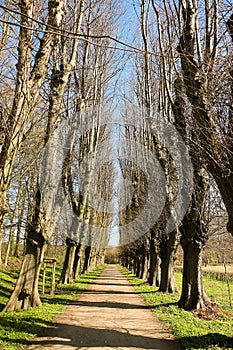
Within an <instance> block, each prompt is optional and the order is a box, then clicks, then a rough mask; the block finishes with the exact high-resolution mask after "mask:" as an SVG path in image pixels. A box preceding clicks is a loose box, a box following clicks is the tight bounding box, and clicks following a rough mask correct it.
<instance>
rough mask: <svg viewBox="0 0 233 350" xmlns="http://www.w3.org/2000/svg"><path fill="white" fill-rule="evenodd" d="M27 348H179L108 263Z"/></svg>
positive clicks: (66, 349) (83, 349)
mask: <svg viewBox="0 0 233 350" xmlns="http://www.w3.org/2000/svg"><path fill="white" fill-rule="evenodd" d="M26 349H27V350H39V349H44V350H46V349H47V350H51V349H58V350H71V349H82V350H87V349H91V350H100V349H103V350H108V349H119V350H127V349H130V350H134V349H135V350H136V349H137V350H140V349H151V350H153V349H161V350H181V349H182V347H181V345H180V344H179V343H178V342H177V341H176V340H175V339H174V337H173V336H172V335H171V334H170V333H169V331H168V330H167V329H165V327H164V325H163V324H162V323H161V322H160V321H159V320H158V319H157V318H156V317H155V316H154V315H153V314H152V311H151V309H150V307H149V306H148V305H146V303H145V302H144V301H143V299H142V298H141V297H140V296H139V295H138V294H137V293H136V292H135V290H134V288H133V287H132V286H131V285H130V284H129V282H128V280H127V279H126V278H125V277H124V276H123V275H122V273H121V272H120V271H119V269H118V268H117V266H116V265H108V266H107V267H106V268H105V269H104V271H103V272H102V273H101V275H100V276H99V277H97V278H96V279H95V280H94V281H93V282H92V283H91V284H90V285H89V287H88V289H87V290H86V291H85V292H84V293H82V294H81V295H80V297H79V298H78V299H77V300H76V301H74V302H73V303H72V304H70V305H69V306H68V307H67V309H66V311H65V312H64V313H62V314H61V315H59V316H57V317H56V318H55V319H54V321H53V322H52V323H50V324H49V326H48V328H46V329H45V330H44V331H43V333H42V334H40V335H39V336H38V337H37V338H36V339H35V340H34V341H33V343H32V344H31V345H30V346H28V347H27V348H26Z"/></svg>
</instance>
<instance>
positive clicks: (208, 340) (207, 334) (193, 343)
mask: <svg viewBox="0 0 233 350" xmlns="http://www.w3.org/2000/svg"><path fill="white" fill-rule="evenodd" d="M121 270H122V272H123V273H124V274H125V275H126V277H127V278H128V279H129V281H130V283H131V284H132V285H133V286H134V287H135V289H136V291H137V292H139V293H140V294H141V295H142V297H143V298H144V300H145V301H146V302H147V304H148V305H150V306H151V309H152V311H153V312H154V314H155V315H156V316H157V317H158V318H159V319H160V320H161V321H163V322H164V324H165V325H166V326H167V327H168V328H169V329H170V330H171V332H172V333H173V334H174V336H175V337H176V339H178V340H179V341H180V342H181V344H182V345H183V347H184V348H185V349H190V350H191V349H216V350H217V349H233V338H232V334H233V318H232V317H231V318H230V319H229V318H228V317H226V315H225V314H224V313H222V314H220V315H219V316H220V318H221V319H220V320H215V321H207V320H203V319H199V318H198V317H195V316H194V314H193V313H192V312H188V311H184V310H182V309H180V308H178V306H177V302H178V300H179V295H170V294H163V293H159V292H158V288H156V287H151V286H148V284H147V283H145V281H143V280H140V279H139V278H136V277H135V276H134V275H133V274H131V273H130V272H129V271H128V270H126V269H123V268H121ZM181 279H182V275H181V273H176V282H177V285H178V288H179V290H181ZM205 287H206V290H207V292H208V295H209V296H211V297H212V299H213V298H214V300H215V301H216V302H217V303H218V304H219V306H220V307H221V308H222V309H223V310H225V311H227V312H230V313H231V314H233V310H232V309H231V308H230V306H229V297H228V293H227V285H226V282H223V281H216V280H212V279H211V278H205ZM231 287H232V291H233V283H232V284H231Z"/></svg>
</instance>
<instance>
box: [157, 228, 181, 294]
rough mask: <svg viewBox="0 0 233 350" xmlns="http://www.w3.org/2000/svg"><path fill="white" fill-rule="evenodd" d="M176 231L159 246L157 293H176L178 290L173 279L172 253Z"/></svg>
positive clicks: (175, 246) (173, 251)
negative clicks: (159, 267) (159, 263)
mask: <svg viewBox="0 0 233 350" xmlns="http://www.w3.org/2000/svg"><path fill="white" fill-rule="evenodd" d="M177 236H178V230H174V231H172V232H171V233H170V234H169V237H168V239H166V240H164V241H163V243H164V244H162V241H161V244H160V250H159V255H160V258H161V265H160V266H161V280H160V286H159V292H162V293H177V291H178V289H177V286H176V283H175V278H174V268H173V265H174V253H175V250H176V248H177Z"/></svg>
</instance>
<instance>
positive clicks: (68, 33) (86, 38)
mask: <svg viewBox="0 0 233 350" xmlns="http://www.w3.org/2000/svg"><path fill="white" fill-rule="evenodd" d="M0 8H2V9H3V10H5V11H8V12H9V13H11V12H13V13H15V14H18V15H20V16H22V17H25V18H27V19H30V20H31V21H33V22H35V23H37V24H40V25H43V26H45V27H46V28H50V29H51V31H49V30H46V29H44V30H43V29H38V28H33V27H29V26H25V25H22V24H19V23H14V22H10V21H5V20H2V19H0V22H2V23H5V24H9V25H13V26H16V27H22V28H25V29H28V30H32V31H36V32H41V33H50V34H55V35H57V34H59V35H60V36H62V37H65V38H70V37H73V38H77V37H78V38H79V39H80V40H82V41H85V42H88V43H89V44H91V45H94V46H98V47H105V48H108V49H112V50H120V51H125V52H131V53H142V54H149V55H152V56H157V57H170V58H177V57H178V55H177V56H172V55H163V54H159V53H155V52H153V51H145V50H143V49H140V48H138V47H136V46H133V45H131V44H129V43H126V42H124V41H122V40H119V39H117V38H115V37H113V36H111V35H107V34H106V35H91V34H81V33H75V32H72V31H69V30H66V29H63V28H57V27H54V26H52V25H50V24H48V23H45V22H43V21H39V20H37V19H35V18H33V17H30V16H27V15H25V14H23V13H21V12H20V11H17V10H14V9H10V8H9V7H7V6H4V5H1V4H0ZM90 39H105V40H111V41H114V42H115V43H117V44H120V45H122V46H125V47H127V48H122V47H117V46H110V45H103V44H99V43H96V42H93V41H91V40H90Z"/></svg>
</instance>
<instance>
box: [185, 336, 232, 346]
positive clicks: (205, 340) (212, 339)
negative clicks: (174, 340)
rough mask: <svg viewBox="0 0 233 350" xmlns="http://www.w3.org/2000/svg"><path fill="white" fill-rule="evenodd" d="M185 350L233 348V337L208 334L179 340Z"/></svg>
mask: <svg viewBox="0 0 233 350" xmlns="http://www.w3.org/2000/svg"><path fill="white" fill-rule="evenodd" d="M179 340H180V342H181V343H182V344H183V345H184V346H185V349H209V348H210V347H213V346H217V347H220V348H221V349H232V348H233V337H228V336H226V335H224V334H221V333H208V334H205V335H201V336H190V337H183V338H181V339H179Z"/></svg>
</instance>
